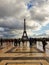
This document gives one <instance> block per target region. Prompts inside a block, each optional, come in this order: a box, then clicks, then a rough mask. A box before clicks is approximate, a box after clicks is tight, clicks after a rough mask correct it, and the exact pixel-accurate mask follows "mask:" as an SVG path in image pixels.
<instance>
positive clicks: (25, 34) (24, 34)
mask: <svg viewBox="0 0 49 65" xmlns="http://www.w3.org/2000/svg"><path fill="white" fill-rule="evenodd" d="M25 21H26V20H25V19H24V31H23V35H22V39H23V40H27V39H28V36H27V32H26V22H25Z"/></svg>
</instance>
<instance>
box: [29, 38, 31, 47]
mask: <svg viewBox="0 0 49 65" xmlns="http://www.w3.org/2000/svg"><path fill="white" fill-rule="evenodd" d="M29 42H30V47H32V38H30V39H29Z"/></svg>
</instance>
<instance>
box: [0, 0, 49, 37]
mask: <svg viewBox="0 0 49 65" xmlns="http://www.w3.org/2000/svg"><path fill="white" fill-rule="evenodd" d="M28 3H31V4H33V6H32V7H31V8H30V9H29V10H28V9H27V7H28V6H27V4H28ZM24 18H26V19H27V21H26V25H27V29H31V30H39V29H41V27H42V26H43V25H46V24H48V23H49V22H48V21H49V0H31V1H30V0H5V1H4V0H0V36H4V37H14V36H15V35H18V36H21V34H22V29H23V23H24V22H23V19H24ZM45 22H47V23H45ZM43 23H45V24H43ZM1 29H2V30H1ZM13 30H14V31H15V30H21V33H19V31H17V34H16V32H15V33H13ZM18 33H19V34H18ZM31 34H32V33H31ZM15 37H16V36H15Z"/></svg>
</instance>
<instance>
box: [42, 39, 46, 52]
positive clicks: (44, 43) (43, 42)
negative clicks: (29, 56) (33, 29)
mask: <svg viewBox="0 0 49 65" xmlns="http://www.w3.org/2000/svg"><path fill="white" fill-rule="evenodd" d="M42 44H43V50H44V52H45V51H46V48H45V46H46V45H47V43H46V40H45V39H43V41H42Z"/></svg>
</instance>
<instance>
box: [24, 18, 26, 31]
mask: <svg viewBox="0 0 49 65" xmlns="http://www.w3.org/2000/svg"><path fill="white" fill-rule="evenodd" d="M25 21H26V20H25V19H24V31H26V22H25Z"/></svg>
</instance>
